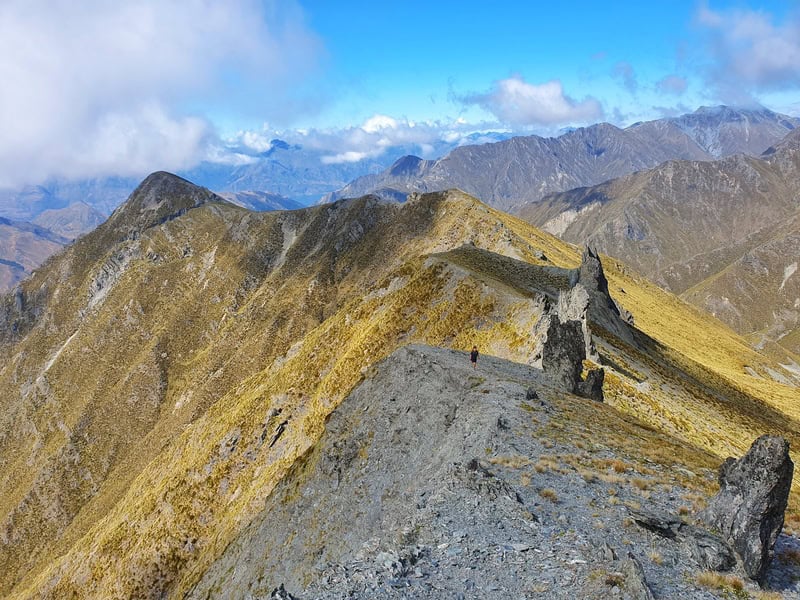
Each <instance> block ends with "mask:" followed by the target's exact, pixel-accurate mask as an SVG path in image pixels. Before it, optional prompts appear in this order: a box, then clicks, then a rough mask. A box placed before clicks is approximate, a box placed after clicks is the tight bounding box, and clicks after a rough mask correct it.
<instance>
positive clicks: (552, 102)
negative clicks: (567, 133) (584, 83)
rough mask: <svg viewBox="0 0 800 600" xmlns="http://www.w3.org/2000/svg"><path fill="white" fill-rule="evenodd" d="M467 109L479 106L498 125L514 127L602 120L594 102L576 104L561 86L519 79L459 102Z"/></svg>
mask: <svg viewBox="0 0 800 600" xmlns="http://www.w3.org/2000/svg"><path fill="white" fill-rule="evenodd" d="M459 99H460V100H461V102H463V103H464V104H468V105H478V106H481V107H482V108H484V109H485V110H487V111H489V112H490V113H492V114H493V115H495V116H496V117H497V118H498V119H499V120H500V121H502V122H504V123H509V124H511V125H517V126H530V125H544V126H554V125H568V124H575V123H585V122H589V121H594V120H596V119H599V118H602V116H603V109H602V107H601V106H600V103H599V102H598V101H597V100H595V99H594V98H591V97H588V98H585V99H584V100H581V101H577V100H574V99H572V98H570V97H569V96H567V95H566V94H564V89H563V87H562V85H561V82H560V81H558V80H554V81H548V82H546V83H542V84H538V85H537V84H531V83H527V82H526V81H524V80H523V79H522V78H521V77H511V78H509V79H502V80H500V81H497V82H495V84H494V88H493V89H492V90H490V91H489V92H488V93H485V94H471V95H468V96H463V97H461V98H459Z"/></svg>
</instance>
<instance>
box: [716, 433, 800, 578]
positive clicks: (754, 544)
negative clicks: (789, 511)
mask: <svg viewBox="0 0 800 600" xmlns="http://www.w3.org/2000/svg"><path fill="white" fill-rule="evenodd" d="M793 468H794V463H792V459H791V458H789V442H787V441H786V440H785V439H784V438H782V437H777V436H768V435H763V436H761V437H760V438H758V439H757V440H756V441H755V442H753V445H752V446H751V447H750V450H749V451H748V452H747V454H745V455H744V456H743V457H742V458H740V459H739V460H736V459H734V458H728V459H726V460H725V462H724V463H722V466H721V467H720V469H719V485H720V491H719V493H717V495H716V496H714V497H713V498H712V499H711V500H710V501H709V503H708V506H707V507H706V509H705V510H704V511H703V512H702V513H701V514H700V518H701V519H702V520H703V521H705V522H706V523H707V524H708V525H709V526H711V527H714V528H715V529H716V530H718V531H719V532H720V533H721V534H722V536H723V537H724V538H726V539H727V540H728V542H729V543H730V544H731V545H732V546H733V548H734V549H735V550H736V553H737V554H738V555H739V556H740V557H741V559H742V561H743V563H744V568H745V571H746V572H747V574H748V575H749V576H750V577H752V578H753V579H755V580H757V581H761V580H762V579H763V578H764V575H765V574H766V571H767V568H768V567H769V564H770V562H771V561H772V557H773V553H774V546H775V541H776V540H777V539H778V534H780V532H781V529H782V528H783V516H784V512H785V511H786V505H787V503H788V500H789V489H790V488H791V485H792V469H793Z"/></svg>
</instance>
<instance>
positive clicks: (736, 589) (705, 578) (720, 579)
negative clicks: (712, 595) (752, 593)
mask: <svg viewBox="0 0 800 600" xmlns="http://www.w3.org/2000/svg"><path fill="white" fill-rule="evenodd" d="M695 581H696V582H697V584H698V585H700V586H702V587H706V588H709V589H712V590H718V591H721V592H723V593H728V594H732V595H733V596H734V597H735V598H749V594H748V593H747V591H746V590H745V589H744V581H742V579H741V578H740V577H736V576H735V575H723V574H722V573H717V572H715V571H703V572H701V573H698V574H697V576H696V577H695Z"/></svg>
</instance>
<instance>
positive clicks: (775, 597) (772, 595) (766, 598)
mask: <svg viewBox="0 0 800 600" xmlns="http://www.w3.org/2000/svg"><path fill="white" fill-rule="evenodd" d="M751 595H752V597H753V599H754V600H783V594H781V593H780V592H769V591H765V590H756V591H755V592H751Z"/></svg>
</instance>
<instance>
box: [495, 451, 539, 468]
mask: <svg viewBox="0 0 800 600" xmlns="http://www.w3.org/2000/svg"><path fill="white" fill-rule="evenodd" d="M489 462H490V463H492V464H493V465H500V466H502V467H507V468H509V469H521V468H522V467H527V466H528V465H530V464H531V459H529V458H528V457H527V456H520V455H519V454H516V455H513V456H493V457H491V458H490V459H489Z"/></svg>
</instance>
